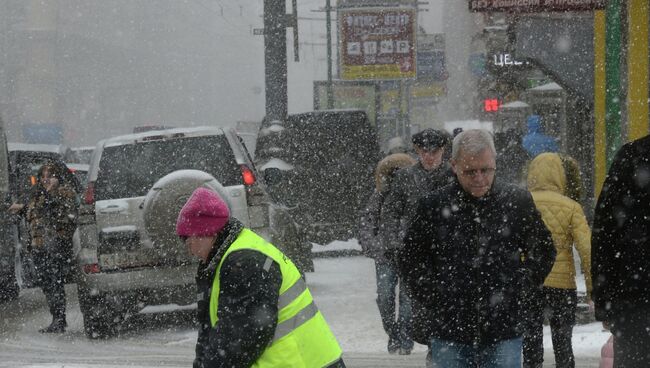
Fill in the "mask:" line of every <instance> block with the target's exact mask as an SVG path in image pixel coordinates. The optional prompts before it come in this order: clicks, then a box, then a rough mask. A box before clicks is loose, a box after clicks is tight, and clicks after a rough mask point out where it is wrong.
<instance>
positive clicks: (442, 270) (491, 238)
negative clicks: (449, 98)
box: [398, 130, 555, 368]
mask: <svg viewBox="0 0 650 368" xmlns="http://www.w3.org/2000/svg"><path fill="white" fill-rule="evenodd" d="M451 165H452V169H453V171H454V173H455V175H456V180H455V181H454V182H453V183H452V184H450V185H447V186H445V187H443V188H441V189H439V190H437V191H435V192H433V193H432V194H429V195H427V196H426V197H424V198H422V199H420V201H419V202H418V206H417V210H416V214H415V217H414V219H413V222H412V224H411V225H410V227H409V229H408V231H407V233H406V237H405V240H404V242H405V244H404V247H403V248H402V249H401V251H400V252H399V253H398V261H399V263H398V264H399V268H400V274H401V275H402V276H403V277H404V278H405V282H406V283H407V284H408V286H409V290H410V292H411V296H412V300H413V313H414V324H413V335H414V336H418V338H424V339H427V340H428V342H429V346H430V349H431V358H432V360H433V363H434V364H437V366H440V367H468V368H469V367H503V368H510V367H512V368H514V367H517V368H519V367H521V346H522V331H521V326H520V323H519V322H520V319H521V318H522V313H523V312H524V311H523V310H522V307H521V304H522V298H523V295H522V294H523V292H524V290H527V289H530V288H538V287H539V286H540V285H541V284H542V283H543V281H544V279H545V278H546V276H547V275H548V273H549V271H550V270H551V266H552V264H553V259H554V257H555V248H554V247H553V240H552V238H551V234H550V233H549V231H548V229H547V228H546V226H544V223H543V221H542V218H541V215H540V214H539V212H538V211H537V209H536V208H535V204H534V202H533V199H532V197H531V196H530V194H529V193H528V192H527V191H525V190H522V189H520V188H518V187H516V186H514V185H511V184H505V183H501V182H499V181H498V180H495V177H496V170H497V168H496V150H495V148H494V141H493V138H492V136H491V134H490V133H489V132H487V131H485V130H467V131H464V132H462V133H460V134H459V135H458V136H456V138H454V141H453V146H452V161H451Z"/></svg>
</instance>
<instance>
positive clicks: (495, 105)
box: [483, 98, 500, 112]
mask: <svg viewBox="0 0 650 368" xmlns="http://www.w3.org/2000/svg"><path fill="white" fill-rule="evenodd" d="M499 106H500V104H499V100H498V99H496V98H486V99H484V100H483V111H484V112H497V111H499Z"/></svg>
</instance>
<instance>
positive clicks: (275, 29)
mask: <svg viewBox="0 0 650 368" xmlns="http://www.w3.org/2000/svg"><path fill="white" fill-rule="evenodd" d="M286 11H287V9H286V2H285V0H264V72H265V82H266V83H265V84H266V86H265V88H266V89H265V91H266V118H267V119H268V120H269V121H273V120H277V121H284V120H285V119H286V117H287V114H288V107H287V104H288V103H287V100H288V97H287V93H288V92H287V29H286V21H285V18H286Z"/></svg>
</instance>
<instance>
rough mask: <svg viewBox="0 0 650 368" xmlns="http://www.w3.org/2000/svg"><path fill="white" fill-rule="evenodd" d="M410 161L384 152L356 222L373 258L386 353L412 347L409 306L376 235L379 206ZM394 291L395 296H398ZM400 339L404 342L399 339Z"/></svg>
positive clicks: (361, 241)
mask: <svg viewBox="0 0 650 368" xmlns="http://www.w3.org/2000/svg"><path fill="white" fill-rule="evenodd" d="M413 164H415V159H414V158H412V157H411V156H409V155H407V154H405V153H396V154H392V155H388V156H386V157H385V158H384V159H383V160H381V161H380V162H379V164H378V165H377V169H376V170H375V185H376V187H375V191H374V192H373V193H372V195H371V196H370V199H369V201H368V204H367V206H366V209H365V210H364V211H363V212H362V214H361V220H360V223H359V245H361V249H362V250H363V253H364V254H365V255H366V256H368V257H370V258H372V259H373V260H374V261H375V273H376V282H377V307H378V308H379V315H380V316H381V321H382V324H383V326H384V331H385V332H386V334H387V335H388V352H389V353H390V354H394V353H396V352H398V351H399V352H400V353H402V354H405V353H407V352H409V351H410V349H411V348H412V342H411V341H410V337H408V328H409V327H410V319H411V308H410V301H409V299H408V295H407V294H406V289H405V288H404V287H403V285H400V286H399V293H397V289H398V285H399V284H400V281H399V277H398V274H397V268H396V266H395V264H394V262H393V260H392V259H389V258H388V257H387V256H386V250H387V249H388V248H387V245H386V242H385V241H384V238H383V237H382V236H381V234H380V229H381V228H382V226H383V220H382V214H381V207H382V204H383V202H384V198H385V196H386V194H387V193H388V190H387V188H388V187H389V186H390V182H391V180H392V178H393V176H394V175H395V172H396V171H397V170H398V169H400V168H403V167H408V166H411V165H413ZM396 294H398V295H399V297H398V298H397V297H396ZM398 300H399V309H397V308H396V303H395V302H396V301H398ZM396 312H397V313H396ZM403 339H406V341H402V340H403ZM403 346H405V347H403ZM400 349H402V350H400ZM407 349H408V350H407Z"/></svg>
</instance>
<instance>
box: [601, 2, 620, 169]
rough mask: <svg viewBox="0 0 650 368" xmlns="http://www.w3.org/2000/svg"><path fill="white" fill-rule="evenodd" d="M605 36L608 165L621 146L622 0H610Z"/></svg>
mask: <svg viewBox="0 0 650 368" xmlns="http://www.w3.org/2000/svg"><path fill="white" fill-rule="evenodd" d="M605 27H606V36H605V44H606V51H605V83H606V85H607V88H606V89H605V148H606V151H605V154H606V157H607V167H609V165H610V164H611V163H612V160H613V159H614V154H615V153H616V150H617V149H618V148H619V147H620V146H621V49H622V45H621V1H620V0H609V1H608V2H607V9H606V25H605Z"/></svg>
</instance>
